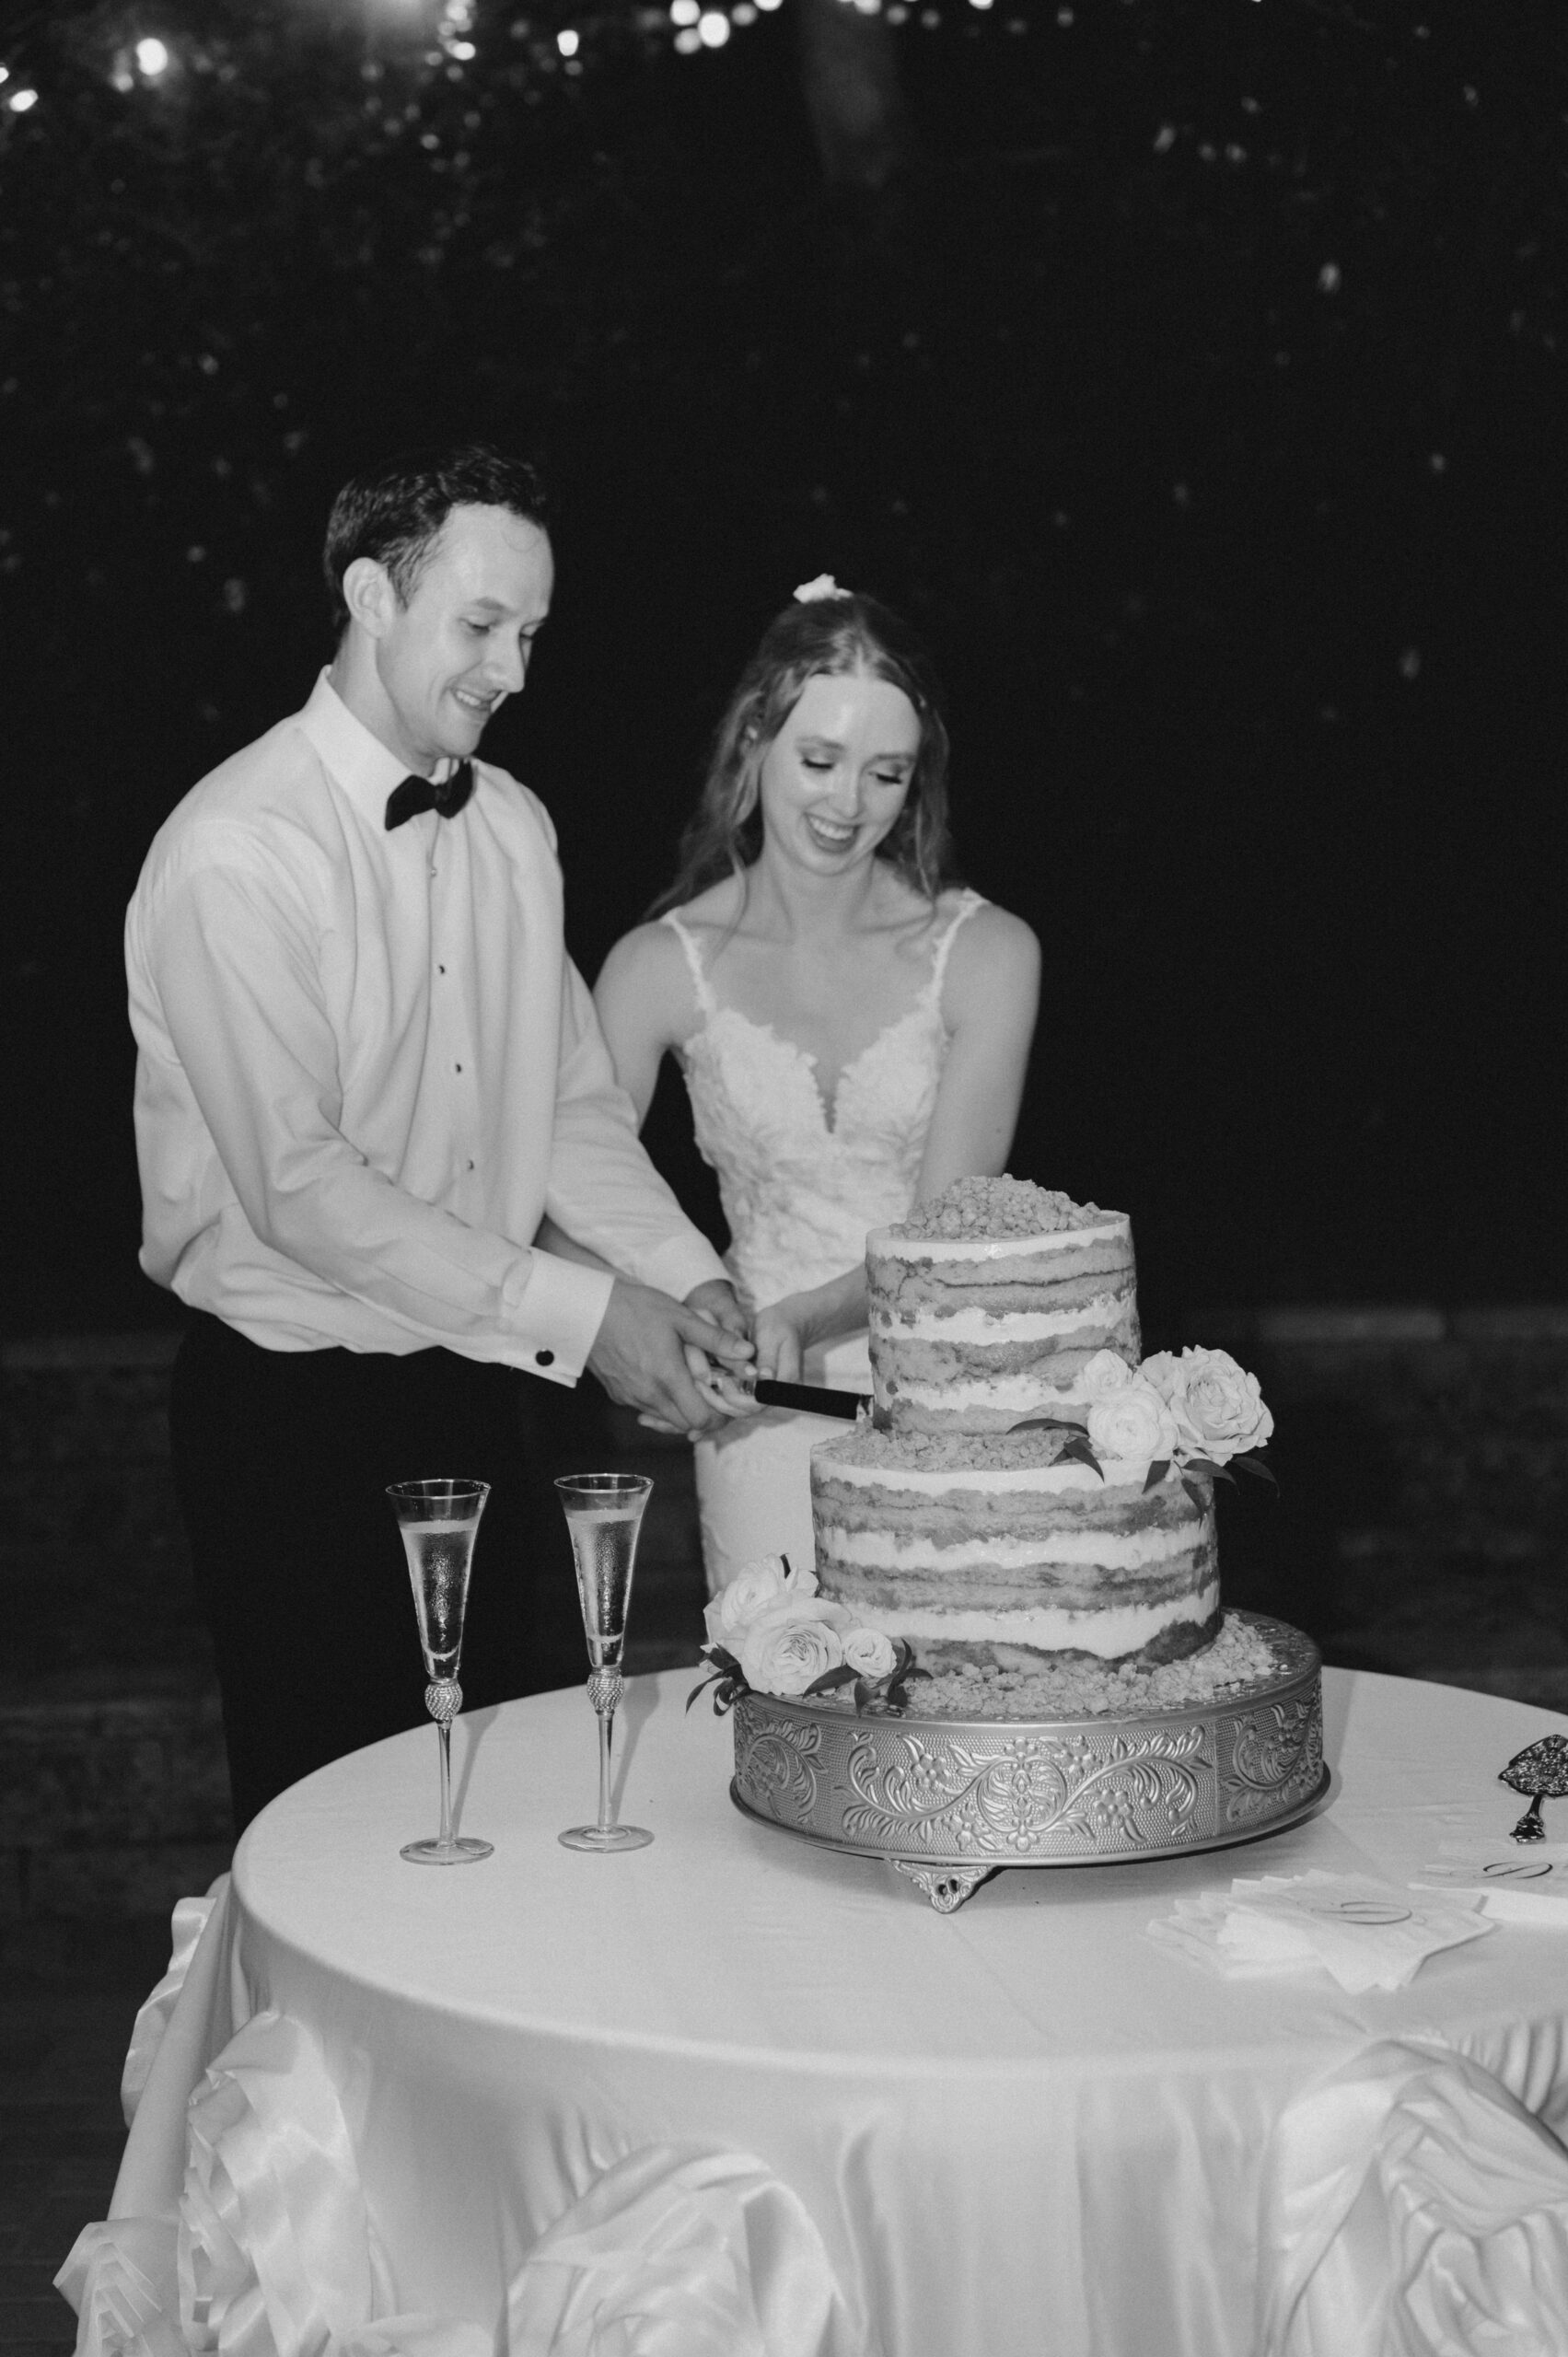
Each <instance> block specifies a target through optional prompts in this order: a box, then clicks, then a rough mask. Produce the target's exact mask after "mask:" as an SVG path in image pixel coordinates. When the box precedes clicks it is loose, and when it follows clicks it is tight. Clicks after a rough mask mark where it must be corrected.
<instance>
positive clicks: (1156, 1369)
mask: <svg viewBox="0 0 1568 2357" xmlns="http://www.w3.org/2000/svg"><path fill="white" fill-rule="evenodd" d="M1180 1372H1181V1361H1180V1360H1179V1358H1178V1357H1177V1355H1176V1353H1175V1352H1174V1351H1151V1352H1150V1353H1149V1355H1148V1357H1147V1358H1146V1359H1145V1360H1144V1364H1143V1365H1142V1366H1141V1367H1140V1368H1139V1369H1138V1380H1139V1382H1140V1383H1147V1384H1150V1385H1152V1387H1154V1389H1155V1390H1156V1391H1157V1392H1158V1393H1159V1396H1160V1398H1161V1399H1169V1398H1170V1396H1171V1393H1172V1392H1173V1391H1174V1390H1175V1388H1176V1386H1177V1383H1178V1381H1179V1377H1180Z"/></svg>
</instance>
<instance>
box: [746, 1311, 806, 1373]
mask: <svg viewBox="0 0 1568 2357" xmlns="http://www.w3.org/2000/svg"><path fill="white" fill-rule="evenodd" d="M803 1300H804V1295H800V1294H789V1295H786V1296H785V1297H784V1300H783V1301H775V1302H771V1303H770V1304H769V1306H768V1307H767V1308H766V1309H760V1310H759V1311H758V1312H757V1315H756V1317H755V1318H754V1319H753V1320H752V1325H751V1340H752V1341H753V1342H754V1343H755V1344H756V1346H757V1361H756V1364H757V1372H758V1374H759V1375H760V1376H767V1377H768V1378H769V1380H770V1381H772V1382H773V1383H798V1382H799V1381H800V1378H801V1364H802V1362H803V1360H804V1359H805V1356H806V1345H807V1342H809V1341H812V1340H813V1339H814V1337H813V1335H812V1332H811V1327H810V1320H809V1318H807V1316H806V1315H805V1314H804V1311H803V1308H802V1306H801V1305H802V1303H803Z"/></svg>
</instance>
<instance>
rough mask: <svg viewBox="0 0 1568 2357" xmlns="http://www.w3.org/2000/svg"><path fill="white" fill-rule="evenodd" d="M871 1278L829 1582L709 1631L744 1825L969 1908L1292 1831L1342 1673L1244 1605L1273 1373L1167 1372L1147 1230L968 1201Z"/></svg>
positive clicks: (723, 1598) (787, 1580) (992, 1187)
mask: <svg viewBox="0 0 1568 2357" xmlns="http://www.w3.org/2000/svg"><path fill="white" fill-rule="evenodd" d="M866 1268H867V1274H868V1280H869V1291H870V1328H871V1363H872V1373H873V1380H874V1384H875V1399H874V1406H873V1412H872V1414H871V1416H870V1417H869V1418H867V1417H862V1418H861V1419H860V1420H859V1421H858V1422H856V1424H855V1425H854V1429H853V1430H852V1431H850V1432H846V1433H844V1434H842V1435H841V1436H839V1437H837V1438H834V1439H831V1440H827V1441H823V1442H821V1443H819V1446H817V1447H816V1449H814V1450H813V1452H812V1466H811V1492H812V1520H813V1525H814V1530H815V1538H816V1549H817V1561H816V1568H815V1574H814V1575H812V1574H810V1573H806V1572H805V1570H804V1567H800V1568H798V1569H796V1568H792V1567H791V1566H789V1565H788V1563H787V1562H785V1560H784V1558H782V1557H774V1558H772V1559H770V1560H769V1561H768V1562H759V1563H757V1564H753V1565H750V1566H749V1567H748V1568H747V1570H745V1571H743V1572H742V1573H740V1574H738V1578H737V1580H736V1581H735V1582H733V1583H732V1584H731V1587H730V1588H729V1589H726V1591H724V1592H722V1593H721V1595H720V1596H718V1597H717V1598H715V1599H714V1603H713V1604H711V1605H710V1606H709V1608H708V1613H709V1624H708V1625H709V1631H710V1635H711V1637H712V1638H713V1640H714V1642H713V1643H711V1644H710V1646H709V1648H708V1649H707V1650H708V1652H709V1657H710V1660H711V1661H713V1662H714V1677H715V1683H716V1685H717V1689H718V1690H717V1694H716V1697H715V1700H716V1703H717V1706H718V1707H719V1708H721V1709H722V1708H726V1707H728V1706H729V1705H730V1704H731V1703H733V1706H734V1714H735V1759H736V1769H735V1780H734V1782H733V1784H732V1786H731V1791H732V1793H733V1795H734V1797H735V1799H736V1801H737V1802H738V1805H739V1806H740V1807H741V1808H743V1809H745V1810H746V1811H748V1812H749V1814H750V1815H751V1816H753V1817H759V1818H761V1820H763V1821H764V1822H766V1823H769V1824H772V1825H774V1826H777V1827H780V1828H782V1829H784V1830H785V1831H788V1832H793V1833H796V1834H800V1835H802V1836H804V1837H805V1838H806V1839H807V1840H811V1841H817V1842H821V1843H824V1844H826V1845H827V1846H829V1847H830V1848H833V1849H839V1850H850V1851H854V1852H858V1853H860V1854H862V1855H865V1856H871V1857H880V1858H883V1859H885V1860H887V1861H888V1862H889V1864H892V1865H894V1866H896V1867H897V1868H898V1869H899V1870H900V1873H901V1874H905V1875H910V1876H911V1877H912V1879H913V1880H914V1881H916V1882H917V1883H918V1884H919V1885H920V1887H921V1888H922V1889H923V1890H924V1891H925V1892H926V1894H927V1896H928V1897H929V1898H931V1901H932V1903H933V1905H935V1906H936V1907H938V1908H940V1909H942V1910H945V1911H947V1910H951V1909H952V1908H954V1907H956V1906H958V1904H960V1903H961V1901H962V1900H963V1899H964V1898H966V1897H967V1896H968V1895H969V1893H970V1891H971V1890H973V1889H974V1888H975V1887H977V1886H978V1884H979V1883H981V1881H983V1880H984V1879H985V1877H986V1875H989V1874H992V1873H993V1872H994V1871H995V1870H996V1868H997V1867H999V1866H1004V1865H1007V1866H1022V1865H1030V1866H1048V1865H1064V1864H1086V1863H1105V1862H1108V1861H1110V1860H1116V1859H1121V1860H1128V1859H1137V1858H1148V1857H1160V1856H1167V1855H1170V1854H1172V1853H1174V1852H1180V1851H1185V1850H1192V1849H1202V1848H1208V1847H1212V1846H1214V1845H1215V1844H1218V1843H1225V1842H1230V1841H1237V1840H1249V1839H1250V1838H1252V1837H1253V1836H1254V1835H1256V1834H1258V1833H1260V1832H1264V1831H1269V1830H1272V1829H1277V1828H1278V1827H1281V1826H1283V1825H1287V1824H1290V1823H1293V1822H1294V1821H1295V1819H1296V1818H1297V1817H1300V1816H1302V1815H1303V1813H1304V1812H1305V1811H1306V1810H1307V1809H1308V1808H1310V1807H1311V1806H1312V1805H1314V1803H1315V1802H1316V1800H1317V1799H1318V1796H1319V1794H1320V1793H1321V1791H1322V1789H1323V1759H1322V1701H1321V1693H1320V1689H1319V1668H1320V1664H1319V1659H1318V1651H1317V1648H1316V1646H1315V1645H1314V1644H1313V1643H1312V1642H1311V1640H1310V1639H1309V1638H1307V1637H1305V1636H1303V1635H1302V1634H1301V1633H1300V1631H1297V1630H1294V1629H1291V1628H1288V1627H1287V1626H1286V1625H1285V1624H1284V1623H1283V1621H1278V1620H1261V1619H1260V1618H1259V1617H1258V1616H1256V1615H1253V1614H1249V1613H1245V1612H1229V1613H1226V1612H1222V1610H1221V1606H1220V1585H1219V1567H1218V1561H1217V1553H1216V1546H1215V1538H1214V1480H1215V1477H1216V1475H1217V1474H1220V1473H1228V1472H1229V1471H1231V1470H1232V1469H1236V1468H1244V1467H1246V1466H1247V1465H1248V1464H1254V1465H1255V1464H1256V1463H1257V1461H1258V1459H1257V1451H1258V1450H1259V1447H1260V1444H1261V1443H1262V1442H1264V1441H1266V1440H1267V1438H1268V1436H1269V1434H1270V1431H1271V1430H1272V1418H1271V1417H1270V1414H1269V1411H1268V1410H1267V1408H1266V1407H1265V1406H1264V1404H1263V1401H1262V1399H1261V1397H1260V1392H1259V1388H1258V1384H1257V1380H1256V1378H1255V1377H1254V1376H1250V1375H1249V1374H1248V1373H1247V1372H1246V1371H1245V1369H1243V1368H1241V1367H1239V1366H1237V1364H1236V1362H1235V1361H1234V1360H1233V1359H1231V1358H1230V1357H1229V1356H1228V1355H1227V1353H1225V1352H1223V1351H1214V1350H1203V1349H1194V1350H1187V1351H1183V1352H1181V1353H1179V1354H1178V1353H1172V1352H1168V1351H1162V1352H1157V1353H1156V1354H1155V1355H1154V1356H1153V1357H1151V1358H1144V1359H1140V1356H1139V1350H1140V1339H1139V1330H1138V1314H1137V1301H1136V1293H1135V1287H1134V1279H1133V1266H1132V1236H1131V1233H1130V1230H1129V1226H1128V1222H1127V1220H1126V1219H1125V1217H1124V1216H1123V1215H1122V1214H1121V1213H1117V1212H1102V1211H1098V1210H1097V1209H1095V1207H1094V1206H1093V1205H1090V1204H1076V1203H1073V1202H1069V1201H1068V1199H1067V1198H1066V1197H1065V1196H1064V1195H1058V1194H1051V1193H1048V1192H1047V1190H1044V1189H1043V1188H1040V1187H1035V1186H1032V1185H1029V1184H1028V1183H1027V1182H1025V1181H1022V1180H1018V1179H961V1180H959V1181H958V1183H957V1184H956V1185H955V1186H953V1187H951V1188H949V1189H948V1190H947V1192H946V1193H945V1194H943V1195H941V1196H939V1197H937V1198H936V1199H935V1201H934V1202H930V1203H926V1204H923V1205H922V1206H921V1207H920V1208H919V1209H918V1210H917V1211H916V1212H915V1213H913V1214H912V1216H911V1217H910V1218H909V1219H907V1220H905V1221H904V1222H903V1223H902V1224H901V1225H900V1226H898V1227H891V1228H884V1229H881V1230H879V1231H878V1232H877V1233H876V1234H875V1235H873V1236H872V1237H870V1238H869V1239H868V1243H867V1250H866ZM911 1652H912V1656H913V1665H914V1666H913V1670H912V1668H911V1666H910V1656H911ZM917 1677H918V1680H919V1681H920V1682H917Z"/></svg>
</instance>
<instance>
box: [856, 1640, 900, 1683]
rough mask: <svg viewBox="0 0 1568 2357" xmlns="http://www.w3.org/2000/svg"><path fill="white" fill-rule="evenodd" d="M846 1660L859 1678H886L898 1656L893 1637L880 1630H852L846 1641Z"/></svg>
mask: <svg viewBox="0 0 1568 2357" xmlns="http://www.w3.org/2000/svg"><path fill="white" fill-rule="evenodd" d="M843 1652H844V1659H845V1661H846V1662H847V1663H848V1665H849V1666H850V1668H851V1669H853V1670H854V1674H855V1676H856V1677H857V1678H886V1677H887V1675H888V1673H889V1670H890V1669H891V1668H892V1666H893V1664H894V1662H895V1661H896V1660H897V1658H898V1656H897V1655H896V1654H895V1653H894V1651H893V1641H892V1639H891V1637H885V1636H884V1635H883V1633H882V1631H881V1630H880V1629H852V1630H851V1631H849V1634H848V1635H847V1636H846V1637H845V1639H844V1645H843Z"/></svg>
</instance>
